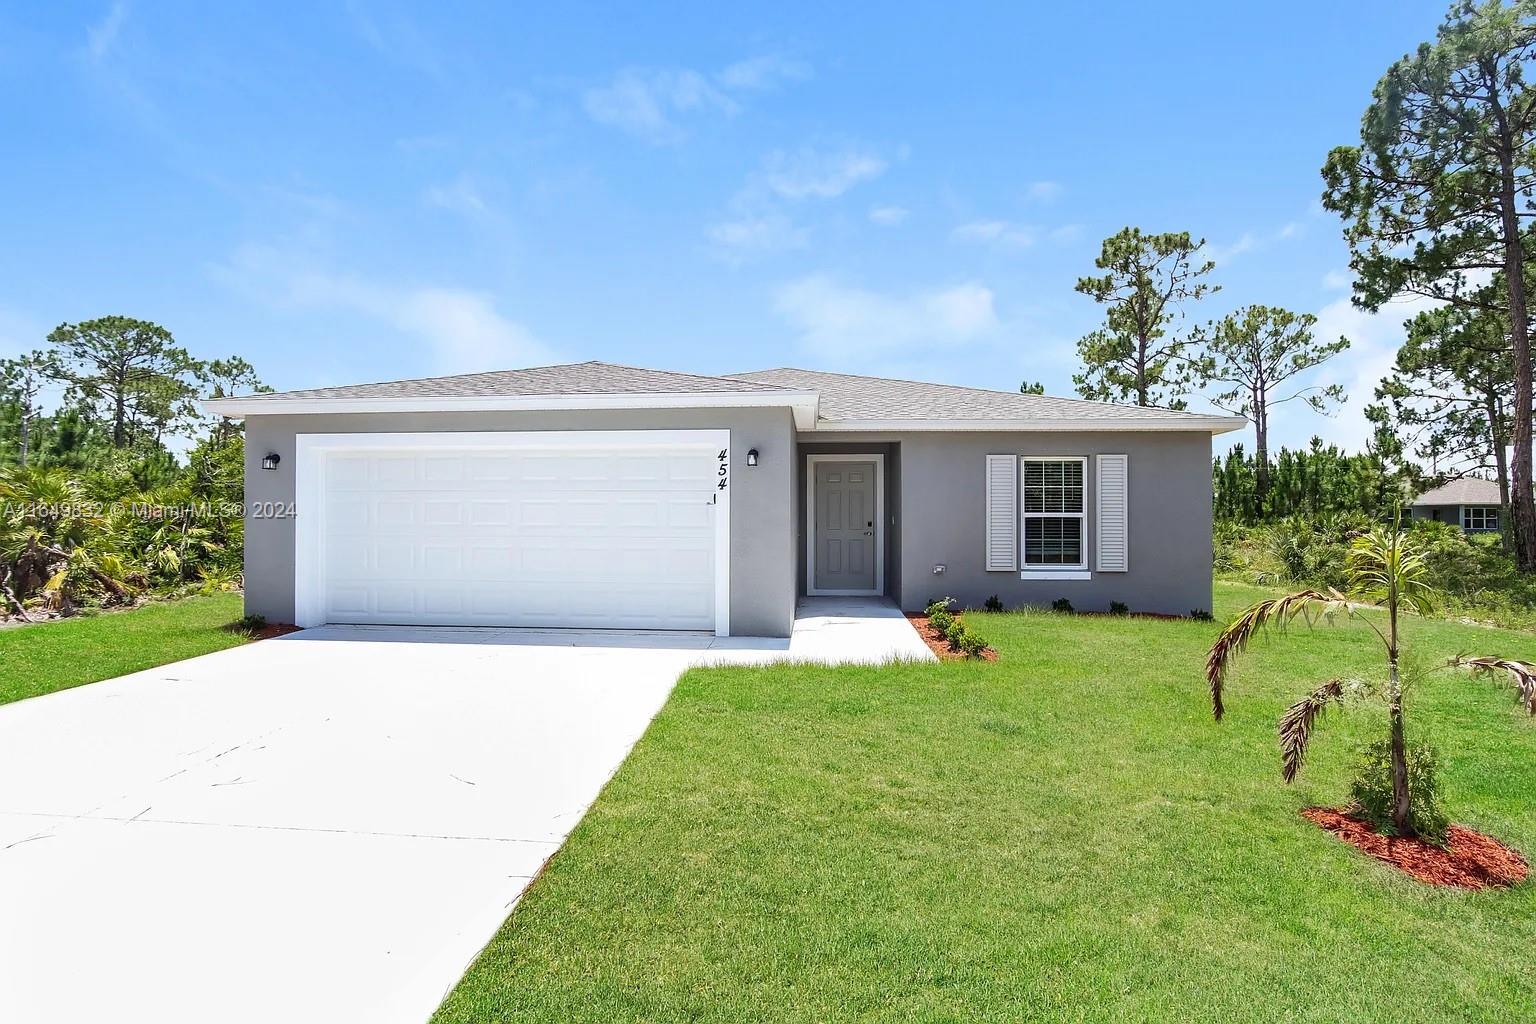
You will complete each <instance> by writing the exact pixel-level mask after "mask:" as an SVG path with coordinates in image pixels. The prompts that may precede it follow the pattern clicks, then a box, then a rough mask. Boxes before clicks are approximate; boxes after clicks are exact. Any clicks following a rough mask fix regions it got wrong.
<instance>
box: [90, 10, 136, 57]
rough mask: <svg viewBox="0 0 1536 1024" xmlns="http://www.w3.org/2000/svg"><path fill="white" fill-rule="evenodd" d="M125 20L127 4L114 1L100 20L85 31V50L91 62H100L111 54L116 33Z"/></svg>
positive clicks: (121, 27) (126, 18)
mask: <svg viewBox="0 0 1536 1024" xmlns="http://www.w3.org/2000/svg"><path fill="white" fill-rule="evenodd" d="M127 20H128V4H127V3H125V2H124V0H114V3H113V4H112V6H111V7H110V8H108V10H107V13H106V14H105V15H103V16H102V18H101V20H100V21H98V22H96V23H95V24H93V25H91V26H90V27H89V28H87V29H86V30H85V49H86V52H87V53H89V54H90V55H91V59H92V60H101V59H102V58H103V57H105V56H106V55H107V54H108V53H109V52H111V50H112V44H114V43H116V42H117V36H118V33H119V32H121V31H122V30H123V23H124V22H126V21H127Z"/></svg>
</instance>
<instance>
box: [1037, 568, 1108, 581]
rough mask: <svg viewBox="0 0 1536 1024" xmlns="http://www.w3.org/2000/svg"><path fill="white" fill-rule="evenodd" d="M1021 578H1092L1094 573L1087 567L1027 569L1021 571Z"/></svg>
mask: <svg viewBox="0 0 1536 1024" xmlns="http://www.w3.org/2000/svg"><path fill="white" fill-rule="evenodd" d="M1019 579H1021V580H1091V579H1093V573H1091V572H1089V571H1088V570H1087V569H1025V570H1024V571H1023V572H1021V573H1019Z"/></svg>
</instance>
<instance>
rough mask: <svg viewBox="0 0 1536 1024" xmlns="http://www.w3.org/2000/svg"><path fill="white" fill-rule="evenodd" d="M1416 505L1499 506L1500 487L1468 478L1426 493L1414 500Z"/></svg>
mask: <svg viewBox="0 0 1536 1024" xmlns="http://www.w3.org/2000/svg"><path fill="white" fill-rule="evenodd" d="M1413 503H1414V504H1415V505H1497V504H1498V503H1499V485H1498V482H1497V481H1494V480H1480V479H1478V478H1477V477H1472V476H1469V477H1466V478H1464V479H1461V480H1452V481H1451V482H1450V483H1448V484H1443V485H1441V486H1439V487H1436V488H1435V489H1434V490H1431V491H1425V492H1424V493H1423V494H1421V495H1419V496H1418V497H1417V498H1415V499H1413Z"/></svg>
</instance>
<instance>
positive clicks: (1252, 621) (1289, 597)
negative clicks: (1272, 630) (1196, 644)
mask: <svg viewBox="0 0 1536 1024" xmlns="http://www.w3.org/2000/svg"><path fill="white" fill-rule="evenodd" d="M1348 607H1349V604H1348V602H1347V601H1346V600H1345V599H1344V595H1343V594H1340V593H1339V592H1338V591H1336V590H1334V591H1330V592H1329V593H1327V594H1325V593H1323V592H1322V591H1320V590H1299V591H1297V592H1296V593H1294V594H1286V595H1285V596H1284V597H1276V598H1271V599H1270V600H1268V601H1260V602H1259V603H1258V604H1256V605H1253V606H1252V607H1250V608H1248V609H1247V610H1246V611H1244V612H1243V613H1242V614H1241V615H1239V616H1238V617H1237V618H1235V619H1233V620H1232V621H1231V622H1230V623H1229V624H1228V625H1227V628H1226V629H1224V630H1222V631H1221V635H1220V636H1218V637H1217V638H1216V642H1215V643H1214V644H1212V645H1211V650H1210V653H1209V654H1207V655H1206V657H1205V679H1206V682H1208V683H1209V684H1210V686H1211V712H1212V713H1213V714H1214V715H1215V716H1216V720H1217V721H1218V722H1219V721H1221V716H1222V715H1223V714H1225V713H1226V708H1225V707H1224V706H1223V704H1222V702H1221V691H1222V687H1223V686H1225V685H1226V681H1227V671H1228V669H1230V668H1231V665H1232V662H1233V660H1234V659H1236V657H1237V656H1238V655H1239V654H1241V653H1242V652H1243V650H1244V649H1245V648H1246V647H1247V646H1248V641H1250V640H1252V639H1253V637H1254V636H1255V635H1256V634H1257V633H1258V632H1259V631H1260V630H1262V629H1264V627H1266V626H1276V627H1279V628H1282V629H1283V628H1284V627H1285V626H1286V625H1288V624H1289V623H1290V622H1291V620H1293V619H1295V618H1296V616H1298V615H1301V616H1303V617H1304V618H1305V619H1306V622H1307V625H1309V626H1310V625H1311V624H1312V615H1313V613H1314V612H1320V613H1322V614H1323V615H1331V614H1332V613H1333V612H1335V611H1337V610H1339V609H1341V608H1342V609H1345V610H1347V609H1348Z"/></svg>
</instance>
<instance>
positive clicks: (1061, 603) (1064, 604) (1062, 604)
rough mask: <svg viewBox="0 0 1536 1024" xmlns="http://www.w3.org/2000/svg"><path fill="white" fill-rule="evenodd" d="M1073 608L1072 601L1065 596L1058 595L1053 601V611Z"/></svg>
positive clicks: (1066, 610)
mask: <svg viewBox="0 0 1536 1024" xmlns="http://www.w3.org/2000/svg"><path fill="white" fill-rule="evenodd" d="M1071 610H1072V602H1071V601H1068V600H1067V599H1066V598H1064V597H1058V598H1057V599H1056V600H1054V601H1052V602H1051V611H1053V612H1070V611H1071Z"/></svg>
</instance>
